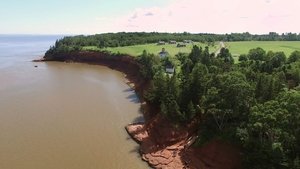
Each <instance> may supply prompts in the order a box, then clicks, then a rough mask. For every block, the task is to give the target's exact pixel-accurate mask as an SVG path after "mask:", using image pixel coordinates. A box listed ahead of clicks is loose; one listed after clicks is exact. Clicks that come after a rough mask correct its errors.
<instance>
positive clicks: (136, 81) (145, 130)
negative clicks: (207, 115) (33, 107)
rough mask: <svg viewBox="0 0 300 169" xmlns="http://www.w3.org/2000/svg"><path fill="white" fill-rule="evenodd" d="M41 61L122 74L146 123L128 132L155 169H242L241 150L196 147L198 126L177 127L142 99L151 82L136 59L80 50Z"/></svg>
mask: <svg viewBox="0 0 300 169" xmlns="http://www.w3.org/2000/svg"><path fill="white" fill-rule="evenodd" d="M39 61H63V62H80V63H88V64H96V65H103V66H107V67H109V68H111V69H114V70H117V71H120V72H123V73H124V74H125V76H126V78H127V79H128V85H130V86H131V87H132V88H133V89H134V90H135V92H136V93H137V95H138V96H139V98H140V101H141V106H142V110H143V114H144V118H145V122H140V123H136V124H128V125H127V126H126V127H125V129H126V131H127V132H128V133H129V135H130V136H131V137H132V138H133V139H134V140H135V141H136V142H138V143H139V144H140V149H139V152H140V154H141V156H142V158H143V160H145V161H146V162H148V164H149V165H150V166H151V167H153V168H211V169H234V168H239V166H240V164H239V161H238V160H235V159H239V151H238V150H236V149H235V148H234V147H232V146H230V145H229V144H227V143H224V142H221V141H218V140H214V141H211V142H209V143H207V144H205V145H203V146H202V147H201V148H199V147H197V148H196V147H193V146H192V144H193V141H194V140H195V139H196V135H197V134H196V133H197V132H196V131H195V125H196V122H195V123H192V124H190V125H189V126H175V125H173V124H172V123H171V122H169V121H168V119H166V118H164V117H163V116H161V115H160V114H159V113H158V112H159V108H158V107H155V106H153V105H150V104H149V103H147V102H146V101H145V100H144V98H143V96H144V93H145V91H147V89H148V87H149V83H150V82H149V81H147V80H145V79H143V78H142V76H141V75H140V69H141V66H142V65H140V64H139V63H138V62H137V61H136V60H135V58H134V57H131V56H128V55H112V54H109V53H105V52H91V51H77V52H70V53H60V54H56V56H55V57H54V56H52V55H45V56H44V58H43V59H42V60H39Z"/></svg>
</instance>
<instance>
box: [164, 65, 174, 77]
mask: <svg viewBox="0 0 300 169" xmlns="http://www.w3.org/2000/svg"><path fill="white" fill-rule="evenodd" d="M166 73H168V74H172V75H173V74H174V73H175V67H174V66H173V65H167V66H166Z"/></svg>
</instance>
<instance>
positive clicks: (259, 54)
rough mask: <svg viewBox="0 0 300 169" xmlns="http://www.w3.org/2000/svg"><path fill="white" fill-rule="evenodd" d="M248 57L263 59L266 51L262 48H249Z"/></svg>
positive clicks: (257, 59) (256, 59)
mask: <svg viewBox="0 0 300 169" xmlns="http://www.w3.org/2000/svg"><path fill="white" fill-rule="evenodd" d="M248 57H249V59H250V60H255V61H264V60H265V57H266V51H265V50H263V49H262V48H256V49H250V51H249V53H248Z"/></svg>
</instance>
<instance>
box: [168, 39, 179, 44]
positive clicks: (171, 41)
mask: <svg viewBox="0 0 300 169" xmlns="http://www.w3.org/2000/svg"><path fill="white" fill-rule="evenodd" d="M169 44H177V42H176V41H175V40H170V42H169Z"/></svg>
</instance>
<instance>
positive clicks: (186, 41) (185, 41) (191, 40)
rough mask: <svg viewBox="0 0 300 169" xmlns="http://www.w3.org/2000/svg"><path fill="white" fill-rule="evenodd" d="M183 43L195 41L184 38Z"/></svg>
mask: <svg viewBox="0 0 300 169" xmlns="http://www.w3.org/2000/svg"><path fill="white" fill-rule="evenodd" d="M183 43H193V41H192V40H184V41H183Z"/></svg>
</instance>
